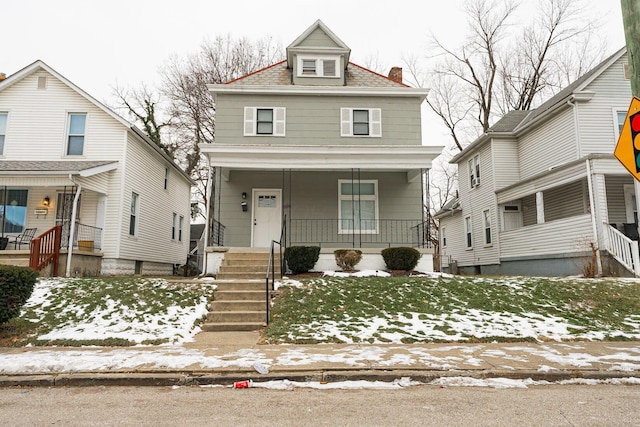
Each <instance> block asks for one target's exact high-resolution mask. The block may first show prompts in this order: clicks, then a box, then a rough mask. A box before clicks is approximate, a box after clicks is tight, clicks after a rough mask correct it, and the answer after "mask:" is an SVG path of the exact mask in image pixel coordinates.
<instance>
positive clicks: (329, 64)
mask: <svg viewBox="0 0 640 427" xmlns="http://www.w3.org/2000/svg"><path fill="white" fill-rule="evenodd" d="M339 61H340V57H338V56H321V57H310V56H299V57H298V73H297V74H298V77H339V76H338V72H337V71H338V62H339Z"/></svg>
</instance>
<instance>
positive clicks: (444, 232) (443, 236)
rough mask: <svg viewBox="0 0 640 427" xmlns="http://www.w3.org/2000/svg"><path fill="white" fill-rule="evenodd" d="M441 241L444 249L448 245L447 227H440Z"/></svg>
mask: <svg viewBox="0 0 640 427" xmlns="http://www.w3.org/2000/svg"><path fill="white" fill-rule="evenodd" d="M440 243H441V244H442V249H444V248H446V247H447V227H442V226H441V227H440Z"/></svg>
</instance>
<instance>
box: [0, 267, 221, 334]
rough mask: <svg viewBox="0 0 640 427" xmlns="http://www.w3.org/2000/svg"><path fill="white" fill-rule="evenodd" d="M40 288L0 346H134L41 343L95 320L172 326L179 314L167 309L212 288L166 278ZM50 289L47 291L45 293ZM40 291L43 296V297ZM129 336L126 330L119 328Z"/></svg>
mask: <svg viewBox="0 0 640 427" xmlns="http://www.w3.org/2000/svg"><path fill="white" fill-rule="evenodd" d="M44 283H45V286H44V287H43V288H41V289H40V290H38V289H36V291H35V292H34V295H32V299H30V300H29V302H28V303H27V304H26V305H25V306H24V307H23V310H22V313H21V315H20V317H18V318H16V319H12V320H11V321H9V322H7V323H6V324H4V325H0V345H2V346H23V345H27V344H32V345H64V346H82V345H108V346H129V345H133V344H136V343H137V342H134V341H133V340H131V339H127V338H122V337H117V336H116V337H114V336H108V334H106V335H105V336H104V338H98V339H96V338H94V339H69V338H65V339H42V338H41V337H42V336H44V335H46V334H48V333H50V332H52V331H55V330H59V329H60V328H65V327H69V328H72V327H74V325H78V324H87V325H88V326H87V327H86V328H87V329H90V328H91V327H92V326H91V322H92V321H93V322H96V324H101V325H107V327H108V326H109V324H113V325H122V324H124V325H126V324H127V323H129V324H134V323H135V324H144V323H145V322H149V321H152V322H157V328H159V329H161V328H162V327H163V324H164V325H169V324H170V323H172V322H173V321H175V320H179V319H175V317H176V316H175V315H173V317H172V314H171V313H168V310H167V308H168V307H173V308H176V307H180V308H189V307H193V306H195V305H197V304H198V303H199V302H200V301H201V299H202V297H203V296H204V297H206V298H207V299H209V298H210V297H211V294H212V292H213V291H212V290H211V288H208V287H206V286H199V285H186V284H182V283H172V282H167V281H166V280H162V279H147V278H133V277H110V278H91V279H64V280H53V281H51V282H47V281H45V282H44ZM45 291H46V292H45ZM38 292H41V293H42V294H41V295H38ZM118 327H119V328H120V329H121V331H122V332H124V333H125V335H126V332H127V326H124V327H122V326H118ZM169 341H170V340H169V339H167V338H155V337H152V338H150V339H147V340H144V341H142V342H141V343H143V344H161V343H166V342H169Z"/></svg>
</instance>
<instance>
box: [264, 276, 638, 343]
mask: <svg viewBox="0 0 640 427" xmlns="http://www.w3.org/2000/svg"><path fill="white" fill-rule="evenodd" d="M378 273H379V272H371V276H380V274H378ZM358 275H359V276H366V274H362V272H361V273H359V274H358ZM278 287H279V289H280V290H281V292H282V294H281V296H279V297H278V298H277V299H276V303H275V306H274V310H273V313H272V323H271V325H270V326H269V329H268V331H267V333H268V342H271V343H277V342H292V343H309V342H311V343H313V342H316V343H319V342H339V343H358V342H369V343H401V342H429V341H441V342H448V341H493V340H502V341H513V340H528V341H548V340H553V341H562V340H576V339H578V340H604V339H613V340H628V339H640V281H638V280H632V279H579V278H563V279H557V278H553V279H552V278H536V277H500V278H491V277H462V276H451V275H440V276H437V275H424V276H421V277H385V278H380V277H364V278H363V277H360V278H352V277H348V276H347V275H345V274H336V273H333V272H329V273H327V274H325V275H324V277H322V278H318V279H304V280H298V281H296V280H290V279H285V280H283V281H282V282H280V283H279V286H278Z"/></svg>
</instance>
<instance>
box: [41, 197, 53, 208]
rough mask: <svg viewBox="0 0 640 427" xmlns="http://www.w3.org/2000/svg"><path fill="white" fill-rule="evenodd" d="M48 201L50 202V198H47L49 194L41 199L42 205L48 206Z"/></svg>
mask: <svg viewBox="0 0 640 427" xmlns="http://www.w3.org/2000/svg"><path fill="white" fill-rule="evenodd" d="M50 203H51V199H49V196H45V198H44V199H42V206H45V207H49V204H50Z"/></svg>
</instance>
